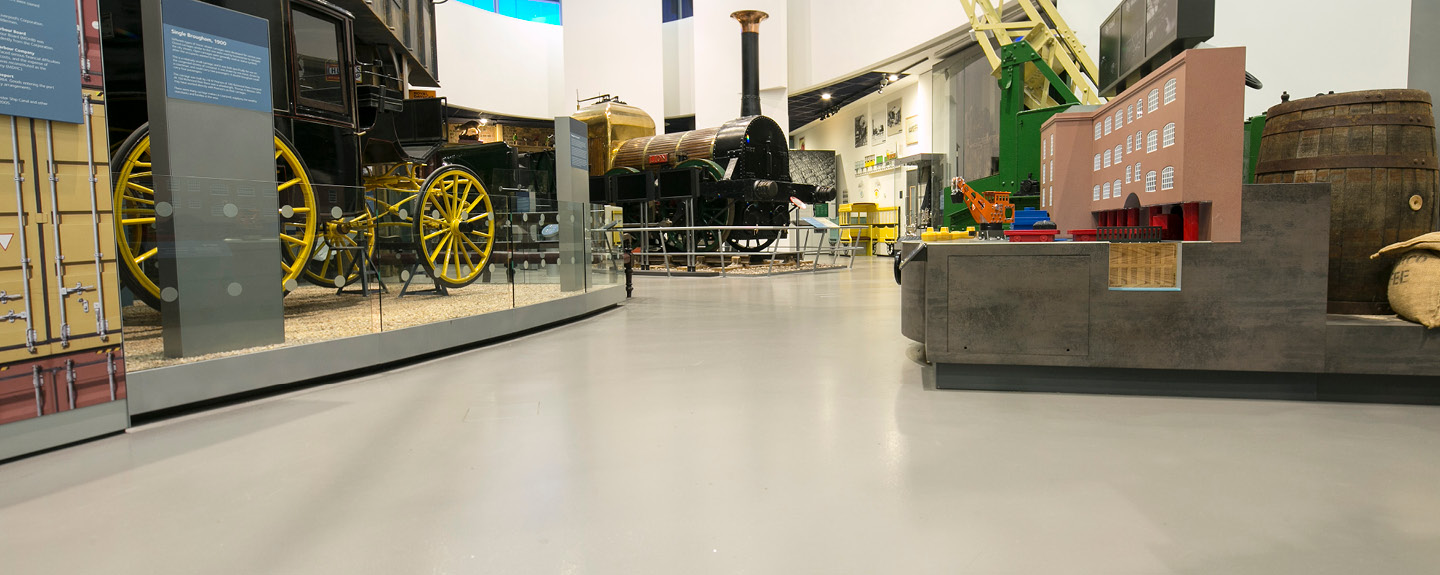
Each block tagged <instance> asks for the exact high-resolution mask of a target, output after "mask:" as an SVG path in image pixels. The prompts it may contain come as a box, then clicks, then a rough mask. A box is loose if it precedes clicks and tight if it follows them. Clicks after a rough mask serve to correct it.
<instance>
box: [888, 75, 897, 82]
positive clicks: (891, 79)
mask: <svg viewBox="0 0 1440 575" xmlns="http://www.w3.org/2000/svg"><path fill="white" fill-rule="evenodd" d="M887 77H888V78H889V79H890V81H891V82H899V81H900V75H899V74H891V75H889V76H887Z"/></svg>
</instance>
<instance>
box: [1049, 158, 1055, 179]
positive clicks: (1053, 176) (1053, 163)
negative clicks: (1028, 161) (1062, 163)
mask: <svg viewBox="0 0 1440 575" xmlns="http://www.w3.org/2000/svg"><path fill="white" fill-rule="evenodd" d="M1050 183H1052V184H1053V183H1055V160H1050Z"/></svg>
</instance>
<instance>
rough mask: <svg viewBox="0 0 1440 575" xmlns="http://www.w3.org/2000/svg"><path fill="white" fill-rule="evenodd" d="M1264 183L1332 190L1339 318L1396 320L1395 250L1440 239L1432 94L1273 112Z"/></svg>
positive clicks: (1317, 103)
mask: <svg viewBox="0 0 1440 575" xmlns="http://www.w3.org/2000/svg"><path fill="white" fill-rule="evenodd" d="M1266 116H1267V119H1266V122H1265V132H1264V134H1263V135H1262V136H1261V138H1260V157H1259V161H1258V163H1257V165H1256V167H1255V181H1256V183H1261V184H1272V183H1291V182H1297V183H1298V182H1329V183H1330V283H1329V298H1328V299H1329V302H1330V303H1329V310H1330V313H1352V314H1366V313H1380V314H1383V313H1390V309H1389V308H1390V306H1389V304H1388V303H1387V300H1386V280H1387V279H1388V278H1389V273H1390V265H1391V264H1392V263H1393V262H1390V261H1386V260H1371V259H1370V254H1373V253H1375V252H1377V251H1379V250H1380V248H1383V247H1385V246H1387V245H1390V244H1392V243H1395V242H1398V241H1401V240H1406V239H1410V238H1413V237H1415V236H1418V235H1420V234H1424V233H1427V232H1430V231H1434V229H1435V227H1436V222H1437V220H1436V217H1437V214H1440V212H1437V211H1436V205H1435V201H1436V199H1437V194H1440V179H1437V172H1436V158H1435V117H1434V115H1433V113H1432V112H1431V107H1430V94H1429V93H1427V92H1425V91H1424V90H1370V91H1364V92H1347V93H1344V94H1327V95H1323V96H1316V97H1314V98H1306V99H1303V100H1295V101H1292V102H1285V103H1282V104H1280V105H1278V106H1275V107H1273V108H1270V110H1269V111H1267V112H1266Z"/></svg>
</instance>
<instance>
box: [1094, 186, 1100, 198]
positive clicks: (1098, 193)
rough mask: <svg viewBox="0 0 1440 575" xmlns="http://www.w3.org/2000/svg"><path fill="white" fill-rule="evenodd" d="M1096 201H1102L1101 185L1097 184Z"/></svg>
mask: <svg viewBox="0 0 1440 575" xmlns="http://www.w3.org/2000/svg"><path fill="white" fill-rule="evenodd" d="M1095 201H1097V202H1098V201H1100V185H1099V184H1096V185H1095Z"/></svg>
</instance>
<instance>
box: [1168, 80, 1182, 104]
mask: <svg viewBox="0 0 1440 575" xmlns="http://www.w3.org/2000/svg"><path fill="white" fill-rule="evenodd" d="M1178 83H1179V79H1177V78H1171V79H1170V81H1169V82H1166V83H1165V103H1166V104H1169V103H1170V102H1174V101H1175V88H1176V84H1178Z"/></svg>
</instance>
